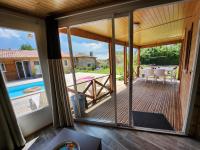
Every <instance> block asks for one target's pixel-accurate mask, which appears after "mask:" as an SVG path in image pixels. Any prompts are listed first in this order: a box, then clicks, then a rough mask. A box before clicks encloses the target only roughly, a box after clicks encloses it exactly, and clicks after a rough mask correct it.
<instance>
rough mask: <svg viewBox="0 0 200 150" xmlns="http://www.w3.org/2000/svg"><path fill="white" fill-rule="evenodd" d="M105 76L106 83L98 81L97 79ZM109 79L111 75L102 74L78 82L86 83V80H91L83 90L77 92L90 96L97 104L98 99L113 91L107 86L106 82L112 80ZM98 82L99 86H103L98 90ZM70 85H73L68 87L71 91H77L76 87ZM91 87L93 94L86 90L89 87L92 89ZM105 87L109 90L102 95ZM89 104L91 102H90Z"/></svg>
mask: <svg viewBox="0 0 200 150" xmlns="http://www.w3.org/2000/svg"><path fill="white" fill-rule="evenodd" d="M104 77H107V78H106V80H105V82H104V83H100V82H99V81H97V79H100V78H104ZM109 79H110V75H104V76H101V77H97V78H93V79H91V80H88V81H83V82H81V83H78V84H82V83H85V82H90V83H89V84H88V85H87V86H86V88H85V89H84V90H83V91H82V92H80V91H77V92H78V93H79V94H84V95H85V96H86V97H88V98H91V99H93V100H92V103H93V104H95V103H96V101H97V100H100V99H102V98H103V97H105V96H107V95H108V94H110V93H111V92H112V91H111V88H110V87H106V84H107V83H108V81H110V80H109ZM78 84H77V85H78ZM97 84H98V85H99V86H101V88H100V89H99V90H98V91H97V89H96V85H97ZM69 87H71V86H68V87H67V89H68V91H69V92H72V93H76V92H75V90H74V89H70V88H69ZM90 87H92V91H90V94H91V95H89V94H86V92H87V91H88V90H89V89H91V88H90ZM103 88H105V89H106V90H108V92H107V93H104V94H103V95H100V93H101V91H102V90H103ZM88 104H90V103H88Z"/></svg>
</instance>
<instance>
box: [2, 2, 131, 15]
mask: <svg viewBox="0 0 200 150" xmlns="http://www.w3.org/2000/svg"><path fill="white" fill-rule="evenodd" d="M120 1H123V0H0V7H4V8H9V9H12V10H16V11H18V12H23V13H27V14H31V15H33V16H37V17H41V18H42V17H46V16H48V15H58V14H62V13H71V12H74V11H79V10H82V9H86V8H87V9H88V8H92V7H96V6H101V5H102V6H103V5H105V4H106V5H107V4H111V3H113V2H120ZM126 1H127V0H126Z"/></svg>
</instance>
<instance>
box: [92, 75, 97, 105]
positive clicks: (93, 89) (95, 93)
mask: <svg viewBox="0 0 200 150" xmlns="http://www.w3.org/2000/svg"><path fill="white" fill-rule="evenodd" d="M92 92H93V104H95V103H96V99H97V92H96V82H95V79H93V80H92Z"/></svg>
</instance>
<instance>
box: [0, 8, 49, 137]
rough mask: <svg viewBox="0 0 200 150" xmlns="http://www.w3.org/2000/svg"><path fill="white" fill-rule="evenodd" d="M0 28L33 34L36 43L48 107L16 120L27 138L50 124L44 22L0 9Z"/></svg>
mask: <svg viewBox="0 0 200 150" xmlns="http://www.w3.org/2000/svg"><path fill="white" fill-rule="evenodd" d="M0 18H1V21H0V27H3V28H10V29H14V30H23V31H30V32H34V34H35V39H36V43H37V50H38V55H39V60H40V63H41V69H42V73H43V80H44V84H45V91H46V95H47V99H48V103H49V105H48V106H46V107H43V108H41V109H38V110H36V111H33V112H30V113H27V114H25V115H23V116H19V117H18V118H17V120H18V123H19V126H20V128H21V130H22V133H23V135H24V136H28V135H30V134H32V133H34V132H35V131H37V130H39V129H41V128H43V127H45V126H47V125H49V124H51V123H52V115H51V112H52V109H51V92H50V87H51V86H50V78H49V73H48V72H49V70H48V55H47V45H46V28H45V22H44V20H42V19H39V18H35V17H31V16H27V15H23V14H20V13H16V12H12V11H7V10H4V9H1V11H0Z"/></svg>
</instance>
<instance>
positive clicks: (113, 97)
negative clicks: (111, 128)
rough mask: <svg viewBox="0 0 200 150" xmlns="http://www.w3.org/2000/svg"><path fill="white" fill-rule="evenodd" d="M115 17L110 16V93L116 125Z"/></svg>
mask: <svg viewBox="0 0 200 150" xmlns="http://www.w3.org/2000/svg"><path fill="white" fill-rule="evenodd" d="M115 44H116V43H115V18H114V16H113V17H112V50H111V55H112V88H113V92H112V94H111V97H112V99H113V100H114V106H115V107H114V108H115V124H116V125H117V94H116V54H115Z"/></svg>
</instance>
